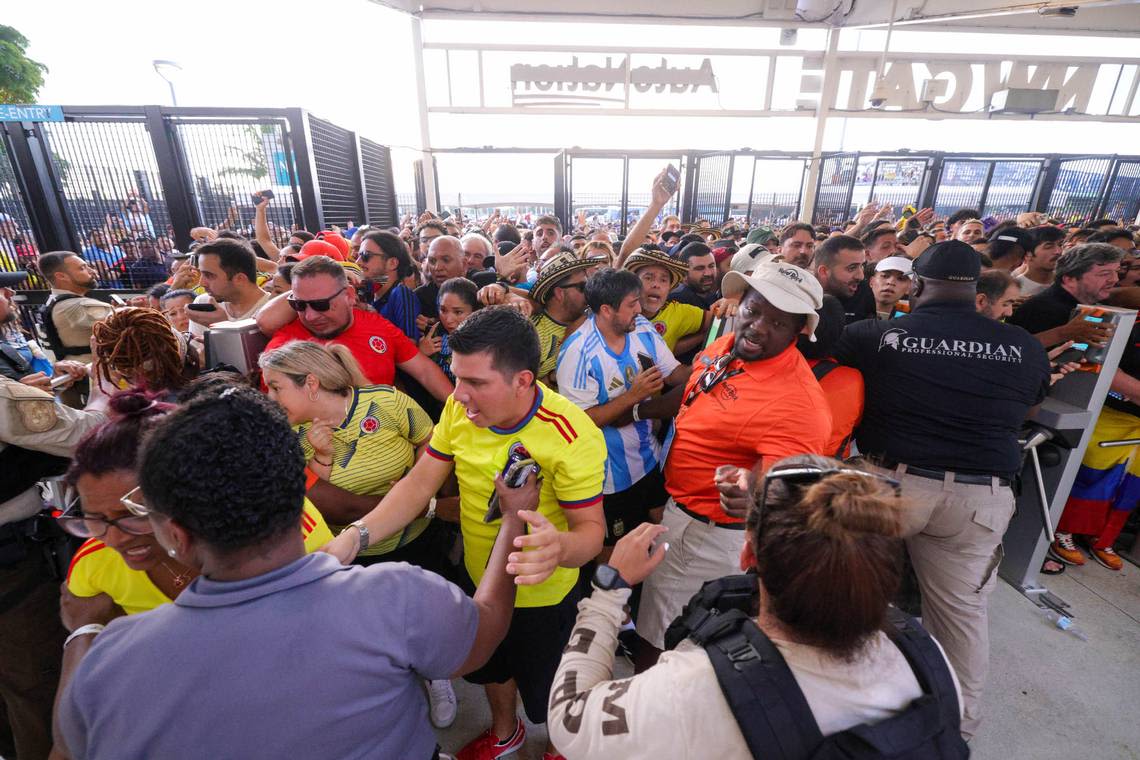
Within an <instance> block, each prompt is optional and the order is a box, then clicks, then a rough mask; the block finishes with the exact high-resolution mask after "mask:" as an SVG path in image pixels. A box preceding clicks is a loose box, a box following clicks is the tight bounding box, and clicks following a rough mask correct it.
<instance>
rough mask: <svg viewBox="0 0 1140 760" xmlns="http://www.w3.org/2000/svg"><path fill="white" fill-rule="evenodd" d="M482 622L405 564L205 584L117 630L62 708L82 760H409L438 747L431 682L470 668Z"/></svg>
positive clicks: (463, 601) (329, 563)
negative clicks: (426, 689) (426, 686)
mask: <svg viewBox="0 0 1140 760" xmlns="http://www.w3.org/2000/svg"><path fill="white" fill-rule="evenodd" d="M477 626H478V613H477V611H476V608H475V605H474V603H473V602H472V601H471V600H470V599H469V598H468V597H467V596H466V595H464V594H463V592H461V591H460V590H459V589H458V588H457V587H456V586H454V585H452V584H451V583H448V582H447V581H445V580H443V579H442V578H440V577H439V576H437V575H434V574H432V573H429V572H425V571H423V570H420V569H419V568H416V567H412V566H410V565H405V564H384V565H374V566H372V567H368V568H361V567H343V566H341V565H340V564H339V563H338V562H337V561H336V559H334V558H333V557H331V556H330V555H328V554H309V555H306V556H305V557H303V558H301V559H298V560H296V561H295V562H292V563H290V564H289V565H286V566H285V567H282V568H279V569H277V570H274V571H273V572H270V573H266V574H265V575H261V576H258V577H256V578H251V579H249V580H245V581H236V582H231V583H219V582H216V581H210V580H208V579H206V578H203V577H199V578H198V579H196V580H195V581H194V582H193V583H191V584H190V586H189V587H187V589H186V590H185V591H183V592H182V594H181V595H180V596H179V597H178V599H177V600H176V601H175V602H174V603H173V604H165V605H162V606H161V607H159V608H157V609H154V610H151V611H150V612H144V613H142V614H140V615H131V616H128V617H124V618H119V619H117V620H115V621H113V622H112V623H111V624H110V625H109V626H108V627H107V629H106V630H105V631H103V633H101V634H99V636H98V637H96V639H95V642H94V645H93V646H92V648H91V651H89V652H88V653H87V656H86V657H84V659H83V661H82V662H81V663H80V665H79V668H78V669H77V670H76V673H75V677H74V678H73V679H72V681H71V683H70V684H69V686H68V688H67V690H66V691H65V693H64V695H63V699H62V701H61V703H60V714H59V725H60V730H61V731H62V733H63V738H64V741H65V743H66V745H67V747H68V749H69V750H70V751H71V756H72V757H75V758H88V759H92V758H95V759H97V758H116V760H130V759H131V758H140V759H141V758H162V759H163V760H179V759H180V758H186V759H187V760H190V759H191V758H193V759H195V760H197V758H204V757H216V758H222V757H233V758H252V757H266V758H270V757H272V758H285V757H298V758H301V757H306V758H307V757H314V758H315V757H320V758H385V759H386V758H407V760H421V759H422V760H428V758H430V757H431V756H432V753H433V751H434V750H435V744H436V739H435V734H434V732H433V731H432V728H431V725H430V723H429V722H428V713H427V700H426V698H425V697H424V694H423V689H422V687H421V685H420V681H421V680H422V679H425V678H427V679H439V678H447V677H449V676H450V675H451V674H452V673H453V672H455V671H456V670H457V669H458V668H459V666H460V665H461V664H462V663H463V661H464V660H465V659H466V657H467V653H468V652H469V651H470V649H471V645H472V643H473V642H474V640H475V631H476V628H477Z"/></svg>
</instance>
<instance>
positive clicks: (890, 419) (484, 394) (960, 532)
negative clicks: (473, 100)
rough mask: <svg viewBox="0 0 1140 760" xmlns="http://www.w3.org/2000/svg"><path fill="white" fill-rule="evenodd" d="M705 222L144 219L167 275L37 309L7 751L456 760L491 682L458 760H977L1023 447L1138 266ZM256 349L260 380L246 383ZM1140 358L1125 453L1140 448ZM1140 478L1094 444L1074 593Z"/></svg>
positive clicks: (5, 396) (1113, 408)
mask: <svg viewBox="0 0 1140 760" xmlns="http://www.w3.org/2000/svg"><path fill="white" fill-rule="evenodd" d="M671 195H672V192H671V188H670V186H669V183H668V178H667V174H666V172H662V173H661V175H659V176H658V177H657V178H656V180H655V181H654V185H653V188H652V200H651V202H650V204H649V207H648V208H647V210H646V212H645V213H644V214H642V215H641V216H640V218H639V219H638V220H637V222H636V224H634V225H633V226H632V227H631V229H630V230H629V232H628V234H626V236H625V237H624V238H623V239H621V240H615V239H613V238H612V236H611V233H610V232H609V231H608V230H606V229H595V228H591V227H590V226H589V224H588V222H589V220H588V219H585V218H580V219H579V220H577V221H578V225H576V226H575V227H574V228H573V229H564V228H563V226H562V223H561V222H560V220H559V219H557V218H555V217H552V216H542V217H538V218H535V219H534V220H533V224H532V225H531V226H529V227H526V226H519V225H515V224H512V223H510V222H508V221H505V220H501V219H497V218H494V217H492V218H490V219H488V220H487V221H486V222H484V223H483V224H479V223H470V224H467V223H464V221H463V220H462V219H456V218H451V219H440V218H438V217H436V216H434V215H433V214H430V213H424V214H423V215H421V216H420V218H419V219H418V220H415V221H414V222H412V221H411V220H408V221H407V223H405V224H402V225H401V226H398V227H394V228H376V227H370V226H361V227H356V228H350V229H346V230H339V229H329V230H324V231H317V232H312V231H306V230H302V229H294V230H291V231H284V230H280V229H276V228H273V227H272V226H271V225H269V224H268V222H267V219H266V207H267V205H268V200H263V201H262V202H261V203H260V204H259V205H258V207H257V213H256V216H255V219H254V224H253V227H252V229H251V230H250V231H249V234H248V235H243V234H241V233H239V232H235V231H233V230H230V229H221V230H217V229H210V228H196V229H195V230H193V231H192V232H191V237H192V238H193V239H194V241H195V242H194V245H193V246H192V247H191V249H190V250H189V251H187V252H186V253H180V252H177V251H174V250H173V246H168V245H167V243H159V242H158V238H155V237H154V234H155V233H154V229H153V226H152V225H147V224H145V223H144V220H146V221H148V220H149V217H148V216H147V209H146V208H145V203H142V202H141V201H140V200H138V199H133V200H134V207H133V208H131V207H126V206H125V207H124V212H123V214H122V216H121V218H120V219H119V220H118V221H119V222H120V223H121V224H122V225H129V228H130V229H131V231H132V232H133V233H134V235H135V236H134V237H133V238H131V237H130V236H127V237H117V236H116V234H113V233H112V232H111V230H110V229H106V230H104V229H101V230H95V231H92V233H91V235H90V238H89V246H88V247H87V248H85V249H84V250H82V251H77V252H70V251H57V252H51V253H44V254H39V255H37V256H35V257H34V259H33V258H29V259H28V261H27V262H25V263H26V264H28V266H27V268H26V271H20V272H10V273H0V375H2V376H3V377H2V379H0V443H2V444H3V448H2V449H0V462H2V467H0V472H3V475H2V476H0V485H2V489H0V598H2V599H3V600H4V604H5V605H7V606H6V608H5V614H4V615H3V618H2V619H3V622H2V623H0V640H2V641H4V644H3V645H2V646H0V659H2V660H3V663H2V668H0V670H2V671H3V672H4V676H3V677H2V678H0V696H2V697H3V699H4V702H5V704H6V717H7V724H8V731H7V732H0V754H7V753H10V752H12V751H13V750H14V752H15V756H16V757H19V758H21V759H22V758H39V757H48V756H49V755H50V756H52V757H56V758H65V757H73V758H112V757H113V758H144V757H161V758H177V757H201V756H227V757H230V756H233V757H238V756H240V757H262V756H266V757H268V756H289V757H376V758H424V759H425V760H427V758H442V757H450V755H447V754H444V753H443V749H442V748H441V747H440V745H439V743H438V739H437V736H436V734H435V732H434V731H433V726H434V727H436V728H444V727H447V726H449V725H451V723H453V722H454V721H455V720H456V717H457V715H458V713H459V711H460V710H462V709H464V706H463V705H460V704H459V703H458V700H457V697H456V694H455V690H454V688H453V685H452V680H453V679H455V678H459V677H463V678H465V679H467V680H468V681H469V682H471V683H474V684H479V685H482V686H483V687H484V692H485V696H486V701H487V705H488V707H489V712H490V724H489V725H488V726H486V730H485V731H483V733H481V734H480V735H478V736H474V737H470V740H469V741H468V742H467V743H466V744H465V745H464V746H462V747H460V748H449V749H455V750H456V754H455V757H457V758H459V760H491V759H493V758H498V757H504V756H508V755H511V754H512V753H515V752H516V751H518V750H519V749H520V748H521V747H522V746H523V744H524V743H525V741H526V734H527V724H526V723H524V721H523V720H522V718H521V717H520V715H519V711H518V703H519V702H520V701H521V703H522V708H523V712H524V713H525V715H526V717H527V719H528V720H529V721H530V723H532V724H542V723H546V724H547V727H548V737H549V738H548V742H547V745H546V747H545V754H544V758H549V759H551V760H553V759H554V758H559V757H565V758H570V759H571V760H574V759H575V758H615V757H622V758H635V757H645V758H650V757H653V758H659V757H706V756H707V757H712V756H716V757H726V758H729V757H732V758H736V757H740V758H744V757H750V756H759V754H758V753H759V752H760V751H761V750H760V749H758V748H762V747H765V746H768V745H770V744H771V741H773V740H774V739H776V740H778V741H780V743H781V744H782V743H783V742H784V741H785V740H786V741H789V742H791V741H792V740H793V738H792V737H785V736H784V735H783V734H782V733H781V732H785V733H786V732H798V734H797V736H796V737H795V742H800V743H801V744H797V745H796V746H801V747H802V748H803V749H804V751H805V754H804V755H803V756H807V755H806V752H807V751H808V750H813V751H814V750H815V749H817V748H819V747H822V746H824V745H827V744H828V743H829V742H838V741H839V737H842V736H844V735H847V734H849V733H851V732H855V731H859V732H862V733H861V734H860V735H861V736H864V737H865V738H866V737H871V738H869V739H867V740H868V741H872V740H873V739H875V737H879V738H880V739H881V740H882V741H883V742H884V744H883V746H886V745H888V744H890V745H894V746H896V747H899V746H902V744H905V743H906V742H908V741H909V742H911V743H912V744H911V745H907V746H903V747H902V748H903V749H905V750H906V751H908V752H910V753H911V754H910V755H908V756H914V757H920V756H921V757H964V756H966V754H968V748H967V745H966V743H965V742H966V741H967V740H969V739H970V738H971V737H972V736H973V735H974V734H975V733H976V732H977V730H978V726H979V725H980V723H981V720H982V711H981V705H982V695H983V691H984V688H985V682H986V678H987V668H988V661H989V639H988V636H989V634H988V623H987V606H988V598H989V595H990V593H991V592H992V590H993V588H994V585H995V583H996V579H997V567H998V564H999V563H1000V561H1001V557H1002V554H1001V539H1002V534H1003V532H1004V531H1005V528H1006V525H1007V524H1008V522H1009V520H1010V518H1011V516H1012V514H1013V509H1014V495H1013V490H1012V488H1011V485H1012V483H1013V481H1014V480H1015V479H1016V478H1017V477H1018V474H1019V472H1020V471H1021V469H1022V450H1021V447H1020V445H1019V443H1018V439H1019V435H1020V432H1021V430H1022V427H1023V425H1024V423H1025V422H1026V420H1028V419H1030V418H1032V416H1033V414H1034V412H1035V410H1036V408H1037V407H1038V406H1039V405H1040V404H1041V402H1042V401H1043V399H1044V398H1045V396H1046V395H1047V394H1048V392H1049V388H1050V386H1051V384H1053V383H1056V382H1063V381H1064V376H1065V375H1066V374H1067V373H1069V372H1071V371H1074V370H1077V369H1079V368H1080V363H1079V362H1070V361H1069V359H1071V358H1072V356H1071V355H1070V354H1071V349H1072V347H1073V346H1074V345H1075V344H1087V345H1091V346H1098V345H1104V344H1105V343H1106V342H1107V341H1108V340H1109V339H1110V337H1111V332H1110V330H1109V329H1108V328H1107V327H1105V326H1104V324H1103V323H1097V322H1090V321H1087V320H1085V319H1084V317H1083V316H1082V315H1081V314H1078V313H1075V312H1074V309H1076V308H1077V307H1078V306H1079V305H1088V306H1091V305H1107V304H1115V305H1123V306H1135V304H1136V303H1140V298H1138V297H1137V295H1136V288H1135V286H1136V285H1137V280H1140V261H1138V259H1137V252H1136V242H1135V241H1136V237H1137V235H1136V228H1135V227H1122V226H1120V225H1119V224H1117V223H1116V222H1114V221H1113V220H1094V221H1092V222H1090V223H1089V224H1088V225H1086V226H1083V227H1075V228H1066V227H1064V226H1062V225H1060V224H1059V223H1058V222H1057V221H1056V220H1051V219H1048V218H1045V217H1044V216H1043V215H1040V214H1036V213H1026V214H1022V215H1020V216H1018V217H1017V218H1016V219H1011V220H1008V221H1006V222H1002V223H994V221H993V220H983V219H980V218H979V217H981V214H980V213H979V212H978V211H977V210H975V209H962V210H960V211H956V212H955V213H953V214H951V215H949V216H948V217H947V218H945V219H939V218H936V217H935V214H934V213H933V211H932V210H931V209H922V210H920V211H917V212H916V213H913V214H911V213H907V214H904V215H902V216H901V218H898V217H896V215H895V214H894V213H893V210H892V209H891V208H890V207H889V206H882V207H880V206H878V205H877V204H874V203H872V204H868V205H867V206H866V207H864V208H863V209H861V210H860V211H859V213H858V214H857V215H856V216H855V217H854V218H853V219H851V220H849V221H848V222H847V223H846V224H844V225H842V226H839V227H836V228H823V229H821V228H817V227H815V226H813V225H811V224H808V223H805V222H794V223H791V224H788V225H787V226H785V227H783V228H781V229H773V228H769V227H766V226H752V227H751V228H748V227H746V226H744V225H741V224H738V223H732V224H729V225H726V226H723V227H721V228H716V227H714V226H713V225H711V224H710V223H708V222H707V221H705V220H698V221H697V223H696V224H694V225H690V226H686V225H683V224H682V222H681V220H680V219H679V218H677V217H676V216H668V215H666V216H661V211H662V209H663V208H664V207H665V205H666V203H667V202H668V201H669V199H670V197H671ZM140 226H142V227H145V229H139V227H140ZM144 237H145V238H146V241H145V242H146V248H145V253H143V252H142V251H143V243H144ZM112 241H114V242H112ZM167 242H169V241H167ZM127 243H131V244H133V245H135V246H137V250H138V253H137V254H136V253H130V254H128V251H127V248H128V246H127V245H126V244H127ZM164 246H167V247H165V248H164ZM166 254H169V255H166ZM124 262H127V263H126V264H125V266H124ZM138 262H147V267H146V268H147V271H148V272H149V274H148V275H147V281H145V282H144V281H142V280H140V279H135V274H133V273H134V272H135V271H136V270H138V271H141V270H142V269H143V268H144V267H142V266H136V264H137V263H138ZM152 264H153V267H152V266H151V265H152ZM151 269H153V272H151V271H150V270H151ZM152 275H153V277H152ZM33 277H35V278H42V280H43V281H44V283H45V285H46V286H47V287H49V288H50V290H51V294H50V297H49V299H48V302H47V304H46V305H45V307H44V308H43V310H42V312H41V315H40V316H41V321H42V326H41V328H40V333H42V334H29V333H28V332H27V331H25V330H24V325H22V324H21V321H20V319H19V314H18V312H17V310H16V308H15V306H14V304H13V301H12V291H11V290H10V288H12V287H14V286H16V285H17V284H19V283H21V282H26V281H27V280H28V278H33ZM124 278H125V279H124ZM100 285H102V286H125V285H129V286H131V287H134V288H135V289H137V290H144V291H145V294H142V295H137V296H134V297H132V298H131V299H130V300H129V301H126V302H123V303H106V302H104V301H102V300H98V299H96V298H93V297H91V291H92V290H94V289H95V288H97V287H98V286H100ZM239 320H253V322H252V323H251V324H254V323H255V324H256V326H257V329H258V330H259V331H260V333H261V334H262V335H264V337H265V341H266V343H265V346H264V350H262V351H261V353H260V355H259V357H258V358H257V361H256V363H255V364H253V365H251V366H249V367H227V366H209V357H208V356H207V352H206V351H205V350H204V345H203V336H205V335H206V334H207V333H208V332H209V331H210V330H211V329H214V328H215V326H217V325H218V324H219V323H220V322H223V321H225V322H234V321H239ZM1136 346H1137V342H1136V341H1135V340H1131V341H1129V344H1128V346H1127V347H1126V349H1125V353H1124V357H1123V358H1122V359H1121V361H1120V369H1119V370H1118V371H1117V374H1116V377H1115V379H1114V382H1113V386H1112V387H1113V391H1114V394H1113V395H1112V396H1111V397H1110V399H1109V402H1108V403H1107V405H1106V408H1105V410H1104V412H1103V413H1102V414H1101V417H1100V419H1099V421H1098V423H1097V428H1096V432H1095V435H1094V440H1110V439H1128V438H1138V437H1140V408H1137V406H1136V405H1135V402H1134V401H1133V399H1140V354H1137V353H1136V350H1137V349H1136ZM1066 352H1068V353H1066ZM1094 449H1096V450H1094ZM1133 454H1134V451H1133V450H1131V449H1129V448H1128V447H1116V448H1100V449H1097V448H1096V447H1095V446H1091V445H1090V447H1089V450H1088V454H1087V455H1086V457H1085V460H1084V463H1083V464H1082V467H1081V471H1080V474H1079V475H1078V478H1077V482H1076V484H1075V485H1074V487H1073V491H1072V495H1071V496H1070V497H1069V504H1068V506H1067V507H1066V510H1065V515H1064V517H1063V518H1062V521H1061V524H1060V526H1059V531H1058V533H1057V539H1056V541H1055V542H1054V543H1053V545H1052V546H1051V547H1050V554H1051V560H1050V562H1049V563H1048V564H1047V566H1046V568H1045V571H1046V572H1060V571H1062V570H1063V568H1064V566H1065V565H1072V564H1082V563H1084V562H1085V561H1086V556H1087V557H1091V558H1093V559H1095V560H1096V561H1097V562H1099V563H1100V564H1102V565H1104V566H1105V567H1107V568H1109V569H1112V570H1119V569H1120V566H1121V560H1120V557H1119V556H1118V555H1117V554H1116V553H1115V551H1114V549H1113V544H1114V542H1115V540H1116V538H1117V537H1118V536H1119V534H1120V531H1121V529H1122V528H1123V526H1124V523H1125V521H1126V520H1127V519H1128V515H1129V513H1130V512H1131V510H1132V509H1133V508H1134V507H1135V506H1136V500H1137V497H1138V495H1140V488H1138V487H1137V483H1140V464H1137V462H1136V458H1135V457H1134V456H1133ZM853 455H854V457H853ZM44 481H47V482H49V483H51V484H52V486H53V488H52V493H53V494H54V498H53V499H52V501H51V507H52V510H53V511H52V512H51V514H50V517H49V516H47V514H46V513H45V512H44V511H43V498H42V497H41V495H40V492H39V490H38V488H37V484H38V483H41V482H44ZM904 557H905V558H907V561H906V562H904ZM908 568H913V570H909V569H908ZM741 571H745V575H743V576H742V575H739V574H740V573H741ZM908 572H913V573H914V575H915V576H916V577H917V583H918V587H919V589H920V591H921V618H922V625H921V626H919V625H918V624H917V623H916V622H915V621H914V620H912V619H910V618H907V617H905V616H904V615H901V613H899V612H898V611H897V609H896V608H895V607H893V606H892V602H893V601H895V600H896V598H897V597H898V594H899V590H900V585H901V584H902V582H903V580H904V577H905V575H906V574H907V573H908ZM53 579H54V580H53ZM60 581H62V583H60ZM726 589H727V590H726ZM732 589H735V591H732ZM714 592H716V593H714ZM734 594H735V595H734ZM720 605H727V606H723V607H722V606H720ZM729 607H731V608H732V612H733V614H729V609H728V608H729ZM713 611H718V612H721V613H723V614H713ZM710 620H713V622H716V621H731V623H732V624H731V625H728V624H726V625H720V624H719V623H718V624H717V625H715V626H710V624H709V621H710ZM742 647H743V648H742ZM619 652H620V653H622V654H623V655H625V656H628V657H629V658H630V660H631V661H632V663H633V665H634V668H635V671H636V673H637V674H636V675H635V676H634V677H633V678H631V679H630V678H627V679H619V680H614V674H613V668H614V660H615V653H619ZM742 652H745V653H747V652H751V653H752V654H751V655H747V654H742ZM757 658H759V660H763V661H764V662H766V663H772V662H775V663H778V664H779V668H776V669H775V670H773V669H772V668H771V667H769V666H766V667H764V668H760V667H752V664H754V661H757V662H758V661H759V660H758V659H757ZM725 663H730V665H729V666H728V667H727V668H726V667H725ZM731 663H735V667H732V665H731ZM730 671H731V672H730ZM792 676H794V678H793V677H792ZM734 679H745V680H746V681H747V683H745V682H744V681H741V680H734ZM741 693H746V694H753V695H754V696H753V697H752V698H751V700H749V699H748V698H745V697H742V696H740V695H741ZM757 695H759V696H757ZM764 695H767V697H765V698H761V697H763V696H764ZM777 702H779V703H781V704H785V703H786V710H787V711H788V712H787V714H788V715H791V716H792V717H793V718H794V720H791V719H787V718H781V719H780V720H771V721H769V720H767V719H766V718H765V717H764V714H765V711H766V710H769V709H774V708H772V707H771V706H772V705H773V704H775V703H777ZM918 724H921V725H923V726H925V727H926V729H929V730H925V729H924V730H923V731H916V730H912V729H913V726H914V725H918ZM203 725H208V726H209V727H210V728H209V730H208V731H203V730H202V726H203ZM908 727H909V728H908ZM374 728H379V729H380V730H379V731H376V730H370V729H374ZM765 732H768V733H765ZM5 738H7V742H8V745H9V746H7V747H6V746H4V745H5ZM900 743H902V744H900ZM788 746H793V745H791V744H789V745H788Z"/></svg>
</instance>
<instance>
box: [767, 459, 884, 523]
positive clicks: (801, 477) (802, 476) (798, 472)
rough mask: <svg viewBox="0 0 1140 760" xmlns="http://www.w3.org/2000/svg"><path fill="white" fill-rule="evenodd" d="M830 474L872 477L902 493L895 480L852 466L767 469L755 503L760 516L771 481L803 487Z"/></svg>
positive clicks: (805, 466) (806, 465)
mask: <svg viewBox="0 0 1140 760" xmlns="http://www.w3.org/2000/svg"><path fill="white" fill-rule="evenodd" d="M832 475H855V476H858V477H860V478H873V479H875V480H878V481H880V482H882V483H886V484H887V485H889V486H890V487H891V488H892V489H894V492H895V496H896V497H899V496H901V495H902V489H901V488H900V487H899V482H898V481H897V480H895V479H894V478H888V477H887V476H886V475H880V474H878V473H877V472H866V471H864V470H856V469H855V468H854V467H817V466H815V465H811V464H803V465H795V466H791V467H784V468H781V469H779V470H769V471H768V472H767V474H765V475H764V487H763V488H761V489H760V501H759V503H758V504H757V509H759V510H760V516H761V517H763V515H764V509H765V506H766V505H767V503H768V489H769V488H770V487H771V485H772V483H773V482H775V481H777V480H780V481H784V482H785V483H790V484H793V485H796V486H800V487H803V486H805V485H810V484H812V483H818V482H819V481H821V480H823V479H824V478H827V477H830V476H832Z"/></svg>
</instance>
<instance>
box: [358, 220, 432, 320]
mask: <svg viewBox="0 0 1140 760" xmlns="http://www.w3.org/2000/svg"><path fill="white" fill-rule="evenodd" d="M356 263H357V264H359V265H360V271H361V272H362V273H363V274H364V280H365V284H364V287H363V288H362V289H361V290H362V293H366V294H367V296H368V298H369V300H370V301H371V303H372V308H374V309H376V313H377V314H379V315H380V316H382V317H384V318H385V319H387V320H388V321H389V322H391V323H392V324H393V325H395V326H396V328H397V329H398V330H399V331H400V332H402V333H403V334H404V335H406V336H408V337H409V338H411V339H412V340H416V341H418V340H419V339H420V331H419V329H418V328H417V327H416V319H417V318H418V317H419V316H420V301H419V299H418V298H416V295H415V293H414V292H413V291H412V290H411V289H410V288H409V287H408V286H407V285H405V284H404V279H405V278H406V277H409V276H410V275H412V274H414V273H415V271H416V268H415V265H414V264H413V263H412V257H411V255H410V254H409V253H408V249H407V247H406V246H405V245H404V243H403V241H402V240H400V238H399V237H397V236H396V235H393V234H392V233H391V232H386V231H384V230H380V231H375V232H369V233H368V234H366V235H365V236H364V237H362V238H361V239H360V251H359V253H358V255H357V259H356Z"/></svg>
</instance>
